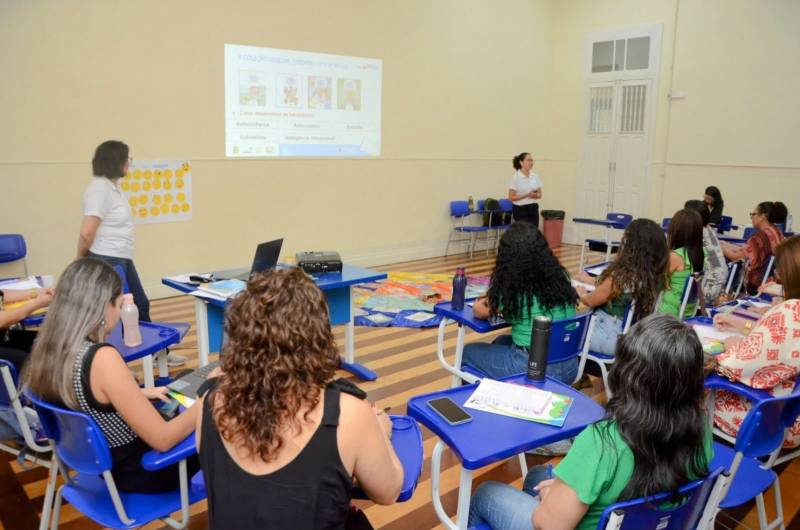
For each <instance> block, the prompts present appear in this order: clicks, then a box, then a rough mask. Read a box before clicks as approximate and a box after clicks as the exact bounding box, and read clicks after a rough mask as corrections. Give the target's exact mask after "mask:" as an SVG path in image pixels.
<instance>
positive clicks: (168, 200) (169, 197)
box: [164, 193, 172, 204]
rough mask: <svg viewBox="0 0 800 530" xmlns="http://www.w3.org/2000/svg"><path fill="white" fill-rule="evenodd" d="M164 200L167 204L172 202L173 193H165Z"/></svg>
mask: <svg viewBox="0 0 800 530" xmlns="http://www.w3.org/2000/svg"><path fill="white" fill-rule="evenodd" d="M164 202H165V203H167V204H169V203H171V202H172V194H171V193H165V194H164Z"/></svg>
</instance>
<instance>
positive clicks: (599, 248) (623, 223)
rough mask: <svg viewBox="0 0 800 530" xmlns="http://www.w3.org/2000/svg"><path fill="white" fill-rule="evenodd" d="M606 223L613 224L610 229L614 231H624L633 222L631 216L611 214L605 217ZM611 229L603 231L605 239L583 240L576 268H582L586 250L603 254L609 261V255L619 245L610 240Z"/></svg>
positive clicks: (615, 250) (614, 251) (617, 213)
mask: <svg viewBox="0 0 800 530" xmlns="http://www.w3.org/2000/svg"><path fill="white" fill-rule="evenodd" d="M606 221H611V222H613V223H614V226H613V227H611V228H614V229H615V230H625V229H626V228H628V225H629V224H631V222H632V221H633V216H632V215H630V214H627V213H619V212H611V213H609V214H607V215H606ZM611 228H606V229H605V233H606V237H605V239H592V238H588V239H584V240H583V246H582V247H581V259H580V263H579V266H578V268H579V269H582V268H583V264H584V255H585V252H586V249H587V248H588V249H589V251H591V252H605V253H606V261H609V260H610V259H611V254H614V253H616V252H617V251H618V250H619V247H620V244H621V243H620V242H619V241H613V240H612V239H611V231H610V230H611Z"/></svg>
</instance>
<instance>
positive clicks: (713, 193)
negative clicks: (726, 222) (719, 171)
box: [703, 186, 725, 225]
mask: <svg viewBox="0 0 800 530" xmlns="http://www.w3.org/2000/svg"><path fill="white" fill-rule="evenodd" d="M703 202H705V203H706V207H707V208H708V213H709V217H708V222H709V223H711V224H712V225H718V224H720V223H721V222H722V207H723V206H725V201H723V200H722V193H720V192H719V188H718V187H716V186H709V187H707V188H706V193H705V196H704V197H703Z"/></svg>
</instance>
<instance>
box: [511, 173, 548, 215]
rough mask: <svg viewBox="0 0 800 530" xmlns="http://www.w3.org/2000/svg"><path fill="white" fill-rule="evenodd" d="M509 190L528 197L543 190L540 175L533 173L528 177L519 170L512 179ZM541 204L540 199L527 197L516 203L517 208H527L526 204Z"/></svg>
mask: <svg viewBox="0 0 800 530" xmlns="http://www.w3.org/2000/svg"><path fill="white" fill-rule="evenodd" d="M508 189H510V190H514V191H515V192H517V195H526V194H528V193H530V192H532V191H533V190H539V189H542V181H541V180H539V175H537V174H536V173H531V176H530V177H526V176H525V175H524V174H523V173H522V171H521V170H519V169H518V170H517V172H516V173H514V176H513V177H511V182H510V183H509V184H508ZM535 202H539V201H538V199H533V198H531V197H525V198H524V199H522V200H519V201H514V204H516V205H517V206H525V205H526V204H533V203H535Z"/></svg>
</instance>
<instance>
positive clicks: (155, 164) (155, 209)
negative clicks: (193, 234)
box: [120, 160, 193, 224]
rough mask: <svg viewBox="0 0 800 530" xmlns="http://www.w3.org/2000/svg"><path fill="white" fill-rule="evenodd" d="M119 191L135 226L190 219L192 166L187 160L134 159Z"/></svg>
mask: <svg viewBox="0 0 800 530" xmlns="http://www.w3.org/2000/svg"><path fill="white" fill-rule="evenodd" d="M120 188H121V189H122V193H124V194H125V197H126V198H127V199H128V204H129V205H130V208H131V216H132V217H133V222H134V224H148V223H173V222H177V221H190V220H191V219H192V210H193V205H192V165H191V163H190V162H189V161H187V160H134V161H133V162H131V164H130V167H129V169H128V173H127V174H126V175H125V177H124V178H123V179H122V181H121V182H120Z"/></svg>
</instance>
